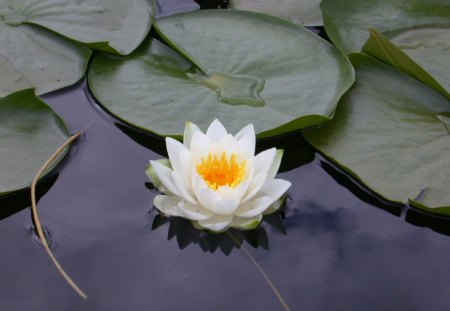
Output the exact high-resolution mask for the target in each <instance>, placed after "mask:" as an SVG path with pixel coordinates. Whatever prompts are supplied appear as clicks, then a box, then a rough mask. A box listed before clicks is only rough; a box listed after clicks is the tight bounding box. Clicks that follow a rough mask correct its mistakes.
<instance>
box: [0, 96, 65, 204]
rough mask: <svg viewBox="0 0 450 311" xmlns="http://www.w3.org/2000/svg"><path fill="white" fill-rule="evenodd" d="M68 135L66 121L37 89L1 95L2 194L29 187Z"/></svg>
mask: <svg viewBox="0 0 450 311" xmlns="http://www.w3.org/2000/svg"><path fill="white" fill-rule="evenodd" d="M67 137H69V133H68V130H67V128H66V126H65V125H64V123H63V121H62V120H61V119H60V118H59V117H58V116H57V115H56V114H55V113H54V112H53V111H52V110H51V109H50V108H49V107H48V106H47V105H46V104H45V103H43V102H42V101H41V100H39V99H38V98H37V97H36V96H35V94H34V90H32V89H27V90H23V91H19V92H16V93H13V94H11V95H9V96H7V97H4V98H0V140H1V142H2V143H1V144H0V196H1V195H5V194H8V193H10V192H13V191H16V190H21V189H24V188H27V187H29V186H30V184H31V181H32V180H33V177H34V176H35V175H36V173H37V172H38V170H39V168H40V167H41V166H42V165H43V163H44V162H45V161H46V160H47V158H49V156H50V155H51V154H52V153H53V152H54V151H55V150H56V149H57V148H58V147H59V146H60V145H61V144H62V143H64V141H66V139H67ZM61 158H62V156H61V157H60V158H59V160H61ZM55 165H56V163H55Z"/></svg>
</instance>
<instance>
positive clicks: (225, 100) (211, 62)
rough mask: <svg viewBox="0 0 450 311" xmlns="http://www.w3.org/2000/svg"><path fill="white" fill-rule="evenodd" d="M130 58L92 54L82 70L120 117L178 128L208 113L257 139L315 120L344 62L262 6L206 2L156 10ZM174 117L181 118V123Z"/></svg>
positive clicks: (205, 119)
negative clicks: (168, 12)
mask: <svg viewBox="0 0 450 311" xmlns="http://www.w3.org/2000/svg"><path fill="white" fill-rule="evenodd" d="M155 28H156V29H157V31H158V32H159V33H160V34H161V36H162V37H163V38H164V40H166V41H167V42H168V43H169V44H170V45H171V46H172V47H174V49H175V50H176V51H178V52H179V53H180V54H181V55H180V54H178V53H177V52H175V51H174V50H173V49H171V48H169V47H168V46H166V45H164V44H162V43H161V42H159V41H157V40H155V39H152V40H151V41H148V42H145V43H144V44H143V45H142V46H140V47H139V49H138V50H137V51H136V52H135V53H133V54H132V55H130V56H129V57H124V58H117V57H111V56H108V55H99V56H97V57H96V58H94V60H93V63H92V66H91V68H90V71H89V86H90V87H91V90H92V92H93V93H94V95H95V96H96V98H97V99H98V100H99V101H100V102H101V103H102V104H103V105H104V106H105V107H106V108H107V109H108V110H109V111H111V112H112V113H113V114H115V115H116V116H118V117H120V118H122V119H123V120H125V121H127V122H129V123H131V124H133V125H135V126H137V127H140V128H143V129H146V130H149V131H151V132H154V133H157V134H159V135H165V136H167V135H171V136H182V133H183V121H191V122H193V123H195V124H198V125H199V126H200V127H203V128H206V127H207V126H208V125H209V123H211V121H212V120H214V119H215V118H220V119H221V120H222V122H223V123H224V125H225V126H226V127H227V128H228V129H230V132H231V133H235V132H236V131H237V130H239V129H241V128H242V127H243V126H244V125H246V124H248V123H253V124H254V126H255V130H256V132H257V133H258V137H262V136H271V135H276V134H281V133H286V132H289V131H292V130H295V129H299V128H306V127H309V126H313V125H317V124H320V123H322V122H324V121H326V120H328V119H330V118H331V117H332V116H333V113H334V109H335V106H336V104H337V101H338V100H339V98H340V97H341V96H342V94H343V93H344V92H345V91H346V90H347V89H348V88H349V87H350V86H351V84H352V83H353V80H354V73H353V68H352V67H351V64H350V63H349V62H348V60H347V59H346V58H345V57H343V56H342V55H341V54H340V53H339V51H338V50H337V49H336V48H334V47H333V46H332V45H330V44H329V43H328V42H326V41H325V40H323V39H321V38H319V37H317V36H316V35H314V34H313V33H311V32H310V31H308V30H306V29H304V28H302V27H300V26H298V25H294V24H292V23H290V22H288V21H285V20H282V19H278V18H275V17H271V16H268V15H264V14H258V13H252V12H243V11H235V10H207V11H197V12H191V13H183V14H177V15H172V16H170V17H164V18H161V19H159V20H158V21H157V22H156V23H155ZM180 121H181V122H180Z"/></svg>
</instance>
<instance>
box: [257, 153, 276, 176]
mask: <svg viewBox="0 0 450 311" xmlns="http://www.w3.org/2000/svg"><path fill="white" fill-rule="evenodd" d="M276 153H277V149H275V148H271V149H267V150H264V151H263V152H261V153H258V155H256V156H255V175H258V174H259V173H261V172H265V173H268V172H269V170H270V168H271V167H272V164H273V162H274V160H275V156H276Z"/></svg>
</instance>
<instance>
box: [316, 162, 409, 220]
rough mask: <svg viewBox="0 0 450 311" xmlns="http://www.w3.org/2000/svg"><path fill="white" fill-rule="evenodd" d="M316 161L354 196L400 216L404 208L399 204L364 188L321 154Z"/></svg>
mask: <svg viewBox="0 0 450 311" xmlns="http://www.w3.org/2000/svg"><path fill="white" fill-rule="evenodd" d="M318 161H319V162H320V166H321V167H322V168H323V169H324V170H325V171H326V172H327V173H328V174H329V175H330V176H331V177H332V178H333V179H334V180H335V181H336V182H337V183H338V184H339V185H341V186H343V187H345V188H347V189H348V190H349V191H350V192H352V193H353V194H354V195H355V196H357V197H358V198H359V199H361V200H362V201H364V202H366V203H369V204H371V205H374V206H376V207H378V208H381V209H383V210H385V211H387V212H389V213H391V214H392V215H395V216H400V215H401V214H402V211H403V209H404V206H403V205H401V204H396V203H393V202H389V201H387V200H384V199H383V198H381V197H380V196H378V195H376V194H375V193H373V192H372V191H371V190H370V189H368V188H366V187H365V186H364V185H362V184H361V183H359V182H357V181H356V180H355V179H354V178H353V177H352V176H350V175H349V174H347V173H346V172H344V171H342V170H341V169H339V168H338V167H337V166H336V165H334V164H333V163H331V162H329V161H328V160H326V159H325V158H323V157H322V156H320V155H318Z"/></svg>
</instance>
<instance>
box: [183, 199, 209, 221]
mask: <svg viewBox="0 0 450 311" xmlns="http://www.w3.org/2000/svg"><path fill="white" fill-rule="evenodd" d="M178 209H179V211H180V213H181V214H182V215H183V216H184V217H186V218H187V219H191V220H206V219H208V218H211V217H212V216H214V214H213V213H212V212H210V211H208V210H207V209H204V208H202V207H200V206H198V205H194V204H189V203H187V202H180V203H179V204H178Z"/></svg>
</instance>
